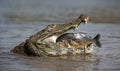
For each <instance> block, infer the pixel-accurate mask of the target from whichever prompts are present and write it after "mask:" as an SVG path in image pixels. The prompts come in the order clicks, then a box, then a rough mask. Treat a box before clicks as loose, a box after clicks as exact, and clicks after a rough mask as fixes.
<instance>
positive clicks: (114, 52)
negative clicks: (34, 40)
mask: <svg viewBox="0 0 120 71" xmlns="http://www.w3.org/2000/svg"><path fill="white" fill-rule="evenodd" d="M119 3H120V1H119V0H89V1H86V0H65V1H64V0H51V1H50V0H0V71H120V20H119V19H120V15H119V14H120V7H118V6H119ZM94 10H95V11H94ZM81 13H85V14H88V15H90V16H91V17H92V19H91V20H90V22H89V24H88V25H87V26H85V25H83V24H81V25H80V26H79V29H78V30H77V31H78V32H85V33H88V34H89V35H91V36H92V37H94V36H95V35H96V34H98V33H100V34H101V39H100V41H101V43H102V48H96V49H95V51H94V52H93V54H92V55H77V56H60V57H29V56H23V55H18V54H13V53H11V52H10V50H11V49H13V48H14V47H15V46H16V45H18V44H19V43H21V42H22V41H25V39H27V38H29V36H31V35H33V34H35V33H37V32H38V31H40V30H41V29H43V28H45V27H46V26H47V25H48V24H53V23H54V24H56V23H58V24H60V23H68V22H70V21H72V20H74V19H75V18H76V17H78V16H79V15H80V14H81ZM94 19H95V20H94ZM101 20H103V21H101ZM95 22H97V23H95ZM116 23H118V24H116ZM70 32H73V31H72V30H71V31H70Z"/></svg>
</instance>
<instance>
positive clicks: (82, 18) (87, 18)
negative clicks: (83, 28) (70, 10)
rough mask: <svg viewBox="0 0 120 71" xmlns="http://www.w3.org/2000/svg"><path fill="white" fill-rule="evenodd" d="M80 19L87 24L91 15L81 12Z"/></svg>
mask: <svg viewBox="0 0 120 71" xmlns="http://www.w3.org/2000/svg"><path fill="white" fill-rule="evenodd" d="M79 19H81V23H84V24H87V22H88V21H89V16H87V15H83V14H81V15H80V16H79Z"/></svg>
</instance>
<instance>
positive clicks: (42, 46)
mask: <svg viewBox="0 0 120 71" xmlns="http://www.w3.org/2000/svg"><path fill="white" fill-rule="evenodd" d="M88 21H89V16H87V15H83V14H81V15H80V16H79V17H78V18H77V19H76V20H74V21H73V22H70V23H66V24H50V25H48V26H47V27H46V28H45V29H43V30H41V31H39V32H38V33H36V34H35V35H32V36H30V37H29V38H28V39H26V40H25V42H22V43H20V44H19V45H18V46H16V47H15V48H14V49H12V50H11V52H14V53H18V54H24V55H30V56H49V55H55V53H57V52H58V50H59V49H58V48H60V46H58V45H56V41H54V42H53V43H52V44H51V42H46V41H45V40H46V39H48V38H50V37H52V36H54V35H58V36H57V37H56V38H55V40H56V39H57V38H58V37H59V36H60V35H62V34H64V33H65V32H67V31H69V30H71V29H73V30H76V29H77V28H78V26H79V25H80V24H81V23H84V24H87V22H88ZM54 47H56V48H57V50H55V49H54ZM56 55H57V54H56Z"/></svg>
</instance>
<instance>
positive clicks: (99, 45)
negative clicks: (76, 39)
mask: <svg viewBox="0 0 120 71" xmlns="http://www.w3.org/2000/svg"><path fill="white" fill-rule="evenodd" d="M99 40H100V34H97V35H96V36H95V37H94V38H93V41H94V42H95V44H96V46H97V47H101V46H102V45H101V43H100V41H99Z"/></svg>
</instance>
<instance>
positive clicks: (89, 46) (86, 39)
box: [56, 32, 101, 53]
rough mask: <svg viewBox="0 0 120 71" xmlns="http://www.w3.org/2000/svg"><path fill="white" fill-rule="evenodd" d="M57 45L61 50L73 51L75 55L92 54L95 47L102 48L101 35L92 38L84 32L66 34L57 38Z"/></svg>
mask: <svg viewBox="0 0 120 71" xmlns="http://www.w3.org/2000/svg"><path fill="white" fill-rule="evenodd" d="M56 44H57V45H58V46H60V47H61V48H67V49H73V50H72V51H73V52H74V53H82V52H83V53H92V52H93V48H94V47H99V48H100V47H101V43H100V34H97V35H96V36H95V37H94V38H92V37H91V36H89V35H87V34H86V33H83V32H77V33H65V34H63V35H61V36H59V37H58V38H57V40H56ZM73 52H72V53H73Z"/></svg>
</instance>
